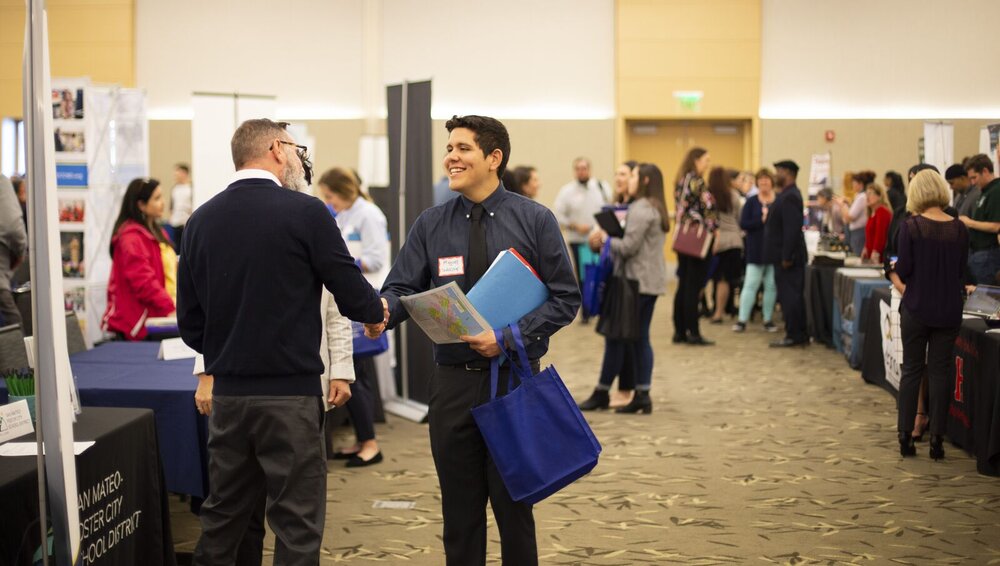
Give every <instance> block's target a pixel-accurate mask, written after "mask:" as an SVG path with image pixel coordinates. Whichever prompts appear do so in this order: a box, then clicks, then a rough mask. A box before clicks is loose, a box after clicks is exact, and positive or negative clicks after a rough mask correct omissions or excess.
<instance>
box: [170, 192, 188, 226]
mask: <svg viewBox="0 0 1000 566" xmlns="http://www.w3.org/2000/svg"><path fill="white" fill-rule="evenodd" d="M188 218H191V185H189V184H187V183H181V184H179V185H174V188H173V189H171V190H170V225H171V226H183V225H184V223H185V222H187V219H188Z"/></svg>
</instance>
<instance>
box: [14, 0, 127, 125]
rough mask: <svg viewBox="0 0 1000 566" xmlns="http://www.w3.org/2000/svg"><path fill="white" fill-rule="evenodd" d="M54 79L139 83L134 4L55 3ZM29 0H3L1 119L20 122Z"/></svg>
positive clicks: (51, 5)
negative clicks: (136, 72)
mask: <svg viewBox="0 0 1000 566" xmlns="http://www.w3.org/2000/svg"><path fill="white" fill-rule="evenodd" d="M47 4H48V14H49V53H50V55H49V58H50V65H51V69H52V76H53V77H90V79H91V80H92V81H94V82H101V83H115V84H119V85H121V86H127V87H130V86H133V85H134V84H135V57H134V52H135V41H134V34H133V29H134V28H133V25H132V21H133V16H134V11H135V10H134V0H49V1H48V2H47ZM23 57H24V0H0V116H10V117H20V116H21V115H22V113H23V108H22V104H21V88H22V86H21V65H22V60H23Z"/></svg>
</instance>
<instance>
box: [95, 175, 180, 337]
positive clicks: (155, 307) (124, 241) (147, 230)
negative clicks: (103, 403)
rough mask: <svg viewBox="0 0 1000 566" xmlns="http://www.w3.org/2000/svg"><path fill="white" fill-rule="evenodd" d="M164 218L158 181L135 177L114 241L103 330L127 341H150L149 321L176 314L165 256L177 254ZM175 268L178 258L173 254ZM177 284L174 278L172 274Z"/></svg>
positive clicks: (123, 201) (112, 239) (126, 192)
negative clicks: (163, 224)
mask: <svg viewBox="0 0 1000 566" xmlns="http://www.w3.org/2000/svg"><path fill="white" fill-rule="evenodd" d="M161 214H163V194H162V192H161V191H160V182H159V181H157V180H156V179H134V180H133V181H132V182H131V183H129V185H128V189H126V191H125V197H124V198H123V199H122V209H121V212H119V214H118V220H116V221H115V230H114V236H112V237H111V277H110V279H109V280H108V308H107V310H106V311H105V312H104V318H103V320H102V325H101V326H102V327H103V328H104V330H105V331H106V332H113V333H115V334H116V335H117V336H118V337H119V338H121V339H123V340H142V339H144V338H145V337H146V319H147V318H149V317H151V316H153V317H159V316H168V315H172V314H173V313H174V311H175V310H176V306H175V305H174V299H173V298H171V295H170V293H168V291H167V278H166V277H165V270H164V260H165V259H167V260H170V259H171V257H167V258H165V257H164V254H168V255H170V254H173V253H174V252H173V248H172V247H171V246H170V240H169V239H168V238H167V235H166V233H164V231H163V229H161V228H160V227H159V226H157V224H156V219H157V218H159V217H160V215H161ZM172 258H173V261H169V263H171V264H172V265H176V264H177V262H176V256H172ZM169 280H170V281H174V274H173V273H171V274H170V278H169Z"/></svg>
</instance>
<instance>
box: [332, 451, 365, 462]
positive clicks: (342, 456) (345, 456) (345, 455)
mask: <svg viewBox="0 0 1000 566" xmlns="http://www.w3.org/2000/svg"><path fill="white" fill-rule="evenodd" d="M357 455H358V453H357V452H340V451H337V452H334V453H333V455H332V456H330V458H329V459H330V460H350V459H351V458H353V457H355V456H357Z"/></svg>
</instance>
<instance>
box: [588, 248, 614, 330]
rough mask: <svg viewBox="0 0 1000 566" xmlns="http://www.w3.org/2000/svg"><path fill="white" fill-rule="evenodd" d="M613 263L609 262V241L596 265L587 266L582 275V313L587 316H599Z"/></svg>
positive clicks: (602, 249)
mask: <svg viewBox="0 0 1000 566" xmlns="http://www.w3.org/2000/svg"><path fill="white" fill-rule="evenodd" d="M614 267H615V266H614V262H613V261H612V260H611V240H608V241H607V242H605V243H604V247H603V248H601V255H600V257H599V258H598V260H597V263H595V264H592V265H588V266H586V267H585V268H584V273H583V285H582V287H583V292H582V294H583V312H584V313H585V314H586V315H587V316H597V315H599V314H601V304H602V303H603V302H604V293H605V290H606V288H607V283H608V278H610V277H611V272H612V271H614Z"/></svg>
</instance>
